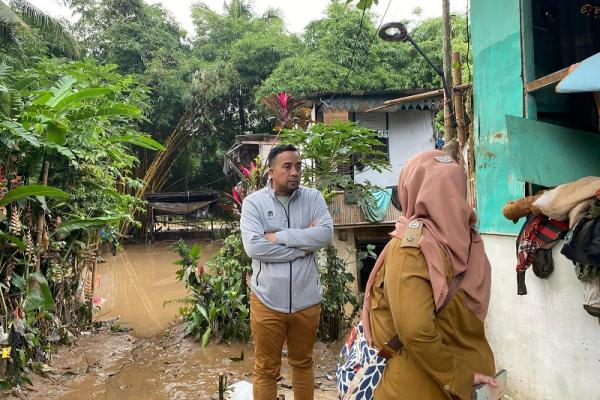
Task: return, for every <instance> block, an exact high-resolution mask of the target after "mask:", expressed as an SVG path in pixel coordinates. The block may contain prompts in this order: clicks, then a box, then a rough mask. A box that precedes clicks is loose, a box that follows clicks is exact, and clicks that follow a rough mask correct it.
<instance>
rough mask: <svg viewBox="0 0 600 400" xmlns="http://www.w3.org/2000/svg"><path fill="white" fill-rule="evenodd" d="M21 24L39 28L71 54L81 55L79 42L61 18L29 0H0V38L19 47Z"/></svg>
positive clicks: (26, 26)
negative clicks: (18, 30)
mask: <svg viewBox="0 0 600 400" xmlns="http://www.w3.org/2000/svg"><path fill="white" fill-rule="evenodd" d="M19 26H22V27H24V28H37V29H39V30H40V31H41V32H42V33H43V34H45V35H48V36H50V37H51V38H52V39H54V41H55V43H57V44H58V45H59V46H61V47H62V49H63V50H64V51H65V52H67V53H68V54H69V55H71V56H73V57H75V58H77V57H79V48H78V45H77V42H76V41H75V39H74V38H73V37H72V36H71V35H70V34H69V32H68V31H67V29H66V28H65V26H64V25H63V24H62V23H61V22H60V21H59V20H57V19H54V18H52V17H50V16H49V15H47V14H45V13H44V12H43V11H42V10H40V9H39V8H37V7H35V6H34V5H33V4H31V3H30V2H28V1H27V0H11V1H10V3H6V2H5V0H0V39H1V40H2V41H3V42H5V43H10V44H13V45H16V46H17V47H19V37H18V34H17V28H18V27H19ZM19 49H20V48H19Z"/></svg>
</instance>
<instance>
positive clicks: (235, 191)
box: [231, 186, 242, 204]
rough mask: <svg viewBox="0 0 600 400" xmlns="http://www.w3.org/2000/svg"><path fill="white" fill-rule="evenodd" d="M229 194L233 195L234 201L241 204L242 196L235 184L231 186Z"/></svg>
mask: <svg viewBox="0 0 600 400" xmlns="http://www.w3.org/2000/svg"><path fill="white" fill-rule="evenodd" d="M231 194H232V195H233V199H234V200H235V202H236V203H238V204H242V198H241V196H240V193H239V192H238V189H237V188H236V187H235V186H234V187H232V188H231Z"/></svg>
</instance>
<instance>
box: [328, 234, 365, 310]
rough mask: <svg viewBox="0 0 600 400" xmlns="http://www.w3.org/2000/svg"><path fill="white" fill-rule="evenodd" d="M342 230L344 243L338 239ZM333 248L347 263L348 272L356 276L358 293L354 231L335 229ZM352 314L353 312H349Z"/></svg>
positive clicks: (355, 283) (355, 287) (355, 282)
mask: <svg viewBox="0 0 600 400" xmlns="http://www.w3.org/2000/svg"><path fill="white" fill-rule="evenodd" d="M340 230H344V231H345V232H346V235H347V236H346V240H344V241H342V240H340V239H339V238H338V234H339V232H340ZM331 244H333V247H335V248H336V250H337V252H338V257H339V258H341V259H342V260H344V261H345V262H346V271H347V272H350V273H351V274H352V275H353V276H354V283H353V287H354V291H355V292H357V293H358V279H357V276H356V274H357V267H356V245H355V239H354V230H353V229H337V228H336V229H334V231H333V241H332V242H331ZM347 311H349V312H351V310H347Z"/></svg>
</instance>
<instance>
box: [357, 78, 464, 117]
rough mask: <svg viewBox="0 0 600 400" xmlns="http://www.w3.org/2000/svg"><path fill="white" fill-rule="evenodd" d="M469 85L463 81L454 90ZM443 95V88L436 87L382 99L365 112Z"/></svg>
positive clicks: (459, 89)
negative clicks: (395, 97)
mask: <svg viewBox="0 0 600 400" xmlns="http://www.w3.org/2000/svg"><path fill="white" fill-rule="evenodd" d="M470 87H471V84H470V83H464V84H462V85H458V86H455V87H454V91H463V90H467V89H469V88H470ZM443 95H444V89H436V90H432V91H430V92H425V93H419V94H413V95H411V96H406V97H400V98H398V99H392V100H387V101H384V102H383V105H381V106H377V107H374V108H371V109H368V110H366V111H365V112H372V111H377V110H382V109H384V108H388V107H391V106H395V105H398V104H405V103H410V102H413V101H418V100H425V99H430V98H432V97H439V96H443Z"/></svg>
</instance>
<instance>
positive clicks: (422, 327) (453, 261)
mask: <svg viewBox="0 0 600 400" xmlns="http://www.w3.org/2000/svg"><path fill="white" fill-rule="evenodd" d="M466 195H467V179H466V175H465V172H464V170H463V168H462V167H460V166H459V165H458V164H456V163H455V162H454V161H453V160H452V159H451V158H450V157H449V156H448V155H447V154H446V153H443V152H441V151H437V150H434V151H427V152H424V153H421V154H418V155H417V156H415V157H413V158H412V159H411V160H409V161H408V163H407V164H406V165H405V166H404V168H403V169H402V172H401V173H400V179H399V183H398V197H399V199H400V203H401V205H402V210H403V217H402V218H401V219H400V220H399V221H398V222H397V224H396V230H395V231H394V232H393V233H392V239H391V241H390V242H389V244H388V246H387V247H386V250H385V252H386V253H385V255H384V256H383V257H380V258H379V262H378V263H377V265H376V266H375V268H374V270H373V272H372V273H371V276H370V277H369V282H368V284H367V289H368V291H366V292H365V293H366V300H365V306H366V307H365V309H363V324H364V325H365V336H366V338H367V340H368V341H370V343H371V345H373V346H374V347H376V348H379V349H388V350H389V349H390V347H391V349H392V351H391V358H389V359H388V362H387V365H386V367H385V370H384V372H383V376H382V378H381V381H380V382H379V385H377V388H376V390H375V396H374V398H375V399H376V400H392V399H394V400H403V399H406V400H415V399H427V400H436V399H449V398H452V399H461V400H470V399H471V393H472V391H473V385H476V384H479V383H489V384H491V385H492V386H495V385H496V383H495V382H494V380H493V379H492V378H490V375H493V374H494V356H493V354H492V351H491V349H490V346H489V344H488V342H487V340H486V338H485V331H484V320H485V317H486V314H487V310H488V304H489V300H490V283H491V271H490V263H489V261H488V259H487V256H486V254H485V250H484V247H483V241H482V239H481V236H480V235H479V233H478V232H477V231H476V229H475V223H476V215H475V212H474V211H473V209H472V208H471V207H470V206H469V205H468V203H467V200H466ZM449 293H450V296H448V295H449ZM447 298H448V299H447ZM365 317H366V318H365ZM366 321H368V322H367V323H365V322H366ZM396 336H397V339H399V340H400V342H401V346H402V348H401V349H400V350H397V347H398V346H391V344H389V345H388V343H391V342H393V340H392V338H395V337H396Z"/></svg>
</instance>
